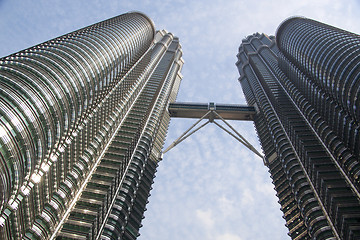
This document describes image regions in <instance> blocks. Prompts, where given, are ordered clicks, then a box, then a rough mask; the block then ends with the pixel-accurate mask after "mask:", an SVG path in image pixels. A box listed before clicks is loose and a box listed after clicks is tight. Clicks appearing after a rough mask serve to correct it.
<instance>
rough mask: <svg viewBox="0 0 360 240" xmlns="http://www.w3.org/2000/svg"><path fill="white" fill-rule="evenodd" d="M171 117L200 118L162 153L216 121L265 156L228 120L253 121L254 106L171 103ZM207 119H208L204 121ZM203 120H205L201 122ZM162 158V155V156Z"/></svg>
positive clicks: (244, 143) (256, 152)
mask: <svg viewBox="0 0 360 240" xmlns="http://www.w3.org/2000/svg"><path fill="white" fill-rule="evenodd" d="M168 111H169V114H170V117H174V118H193V119H198V120H197V121H196V122H195V123H194V124H193V125H192V126H191V127H190V128H188V129H187V130H186V131H185V132H184V133H183V134H182V135H181V136H180V137H178V138H177V139H176V140H175V141H174V142H173V143H172V144H170V146H169V147H167V148H166V149H165V150H164V151H163V153H162V154H165V153H166V152H168V151H169V150H170V149H172V148H173V147H175V146H176V145H178V144H179V143H180V142H182V141H184V140H185V139H186V138H188V137H189V136H191V135H192V134H194V133H195V132H197V131H198V130H200V129H201V128H203V127H205V126H206V125H207V124H209V123H214V124H215V125H216V126H218V127H219V128H221V129H222V130H224V131H225V132H227V133H228V134H229V135H231V136H232V137H234V138H235V139H236V140H238V141H239V142H240V143H241V144H243V145H244V146H245V147H247V148H248V149H249V150H251V151H252V152H253V153H255V154H256V155H258V156H259V157H261V158H264V157H263V155H262V154H261V153H259V152H258V151H257V150H256V149H255V148H254V147H253V146H252V145H251V144H250V143H249V142H248V141H247V140H246V139H245V138H244V137H243V136H242V135H241V134H240V133H239V132H238V131H236V129H235V128H234V127H233V126H231V124H230V123H229V122H228V121H227V120H240V121H253V120H254V117H255V114H256V109H255V107H253V106H246V105H238V104H216V103H213V102H210V103H186V102H178V103H170V104H169V107H168ZM203 120H207V121H205V122H204V121H203ZM215 120H220V122H222V123H224V124H225V126H223V125H222V124H219V123H218V121H215ZM201 122H204V123H202V124H200V123H201ZM161 158H162V156H161Z"/></svg>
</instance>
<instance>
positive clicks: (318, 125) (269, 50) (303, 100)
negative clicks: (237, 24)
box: [236, 17, 360, 239]
mask: <svg viewBox="0 0 360 240" xmlns="http://www.w3.org/2000/svg"><path fill="white" fill-rule="evenodd" d="M359 39H360V38H359V36H358V35H355V34H352V33H349V32H346V31H343V30H340V29H337V28H334V27H331V26H328V25H325V24H322V23H319V22H316V21H313V20H310V19H305V18H298V17H295V18H290V19H288V20H286V21H284V22H283V23H282V24H281V25H280V27H279V28H278V31H277V34H276V41H275V38H274V37H268V36H266V35H264V34H254V35H251V36H249V37H247V38H246V39H244V40H243V43H242V44H241V46H240V48H239V54H238V62H237V64H236V65H237V66H238V69H239V72H240V75H241V77H240V79H239V80H240V82H241V85H242V88H243V91H244V93H245V96H246V99H247V101H248V104H249V105H254V106H255V107H256V108H257V109H258V113H257V115H256V116H255V120H254V122H255V126H256V129H257V132H258V135H259V138H260V142H261V144H262V147H263V150H264V153H265V155H266V159H267V160H266V165H267V166H268V167H269V170H270V173H271V176H272V179H273V183H274V185H275V190H276V191H277V196H278V197H279V203H280V205H281V210H282V211H283V213H284V218H285V220H286V226H287V227H288V228H289V235H290V236H291V238H292V239H357V238H358V237H359V236H360V226H359V222H360V194H359V180H358V176H359V169H360V168H359V149H360V146H359V131H358V130H359V122H358V116H359V113H358V106H359V104H358V102H357V101H358V96H359V94H360V91H359V84H360V78H359V76H358V73H359V71H360V68H359V66H360V61H359V58H358V56H359V51H360V45H359Z"/></svg>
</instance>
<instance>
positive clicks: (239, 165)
mask: <svg viewBox="0 0 360 240" xmlns="http://www.w3.org/2000/svg"><path fill="white" fill-rule="evenodd" d="M359 10H360V3H359V1H357V0H347V1H339V0H316V1H314V0H302V1H298V0H297V1H293V0H272V1H268V0H258V1H254V0H252V1H245V0H227V1H224V0H198V1H195V0H144V1H139V0H132V1H116V0H107V1H100V0H97V1H96V0H61V1H60V0H59V1H58V0H36V1H28V0H0V29H1V32H0V57H3V56H7V55H9V54H11V53H14V52H17V51H19V50H22V49H25V48H28V47H31V46H33V45H35V44H38V43H41V42H44V41H47V40H49V39H52V38H55V37H57V36H60V35H62V34H65V33H68V32H70V31H73V30H76V29H79V28H81V27H85V26H88V25H90V24H93V23H95V22H99V21H102V20H105V19H107V18H110V17H113V16H116V15H119V14H122V13H125V12H128V11H141V12H143V13H145V14H146V15H148V16H149V17H150V18H151V19H153V21H154V23H155V26H156V28H157V29H166V30H168V31H169V32H172V33H173V34H174V35H176V36H178V37H179V38H180V43H181V45H182V49H183V58H184V60H185V65H184V67H183V71H182V74H183V76H184V78H183V81H182V84H181V87H180V91H179V95H178V99H177V100H178V101H182V102H184V101H186V102H189V101H191V102H203V103H207V102H217V103H234V104H246V102H245V99H244V96H243V94H242V90H241V87H240V84H239V83H238V81H237V79H238V78H239V74H238V72H237V69H236V67H235V62H236V60H237V59H236V54H237V51H238V47H239V45H240V44H241V40H242V39H243V38H244V37H246V36H248V35H250V34H253V33H255V32H260V33H262V32H263V33H266V34H268V35H274V34H275V32H276V29H277V27H278V26H279V24H280V23H281V22H282V21H283V20H285V19H286V18H288V17H290V16H294V15H298V16H305V17H308V18H312V19H315V20H318V21H321V22H324V23H327V24H330V25H333V26H336V27H340V28H343V29H346V30H349V31H352V32H354V33H358V34H359V33H360V21H359V17H358V13H359ZM194 122H195V120H192V119H172V120H171V124H170V127H169V132H168V138H167V141H166V143H165V146H168V145H170V144H171V142H172V141H174V140H175V139H176V138H178V137H179V136H180V135H181V134H182V133H183V132H184V131H185V130H186V129H187V128H188V127H190V126H191V125H192V124H193V123H194ZM231 124H232V125H233V126H234V127H235V128H236V129H237V131H239V132H240V133H241V134H242V135H244V136H245V137H246V138H247V140H248V141H249V142H250V143H252V144H253V145H254V146H255V147H256V148H257V149H259V151H260V149H261V147H260V145H259V143H258V138H257V136H256V134H255V130H254V127H253V124H252V123H251V122H237V121H231ZM156 176H157V177H156V178H155V183H154V185H153V190H152V191H151V197H150V198H149V201H150V202H149V204H148V205H147V211H146V212H145V219H144V220H143V225H144V226H143V227H142V228H141V229H140V234H141V236H140V237H139V238H138V239H140V240H165V239H166V240H168V239H172V240H178V239H179V240H180V239H181V240H183V239H187V240H195V239H203V240H220V239H221V240H244V239H267V240H268V239H290V238H289V237H288V236H287V228H286V227H285V221H284V220H283V218H282V213H281V211H280V210H279V209H280V205H279V204H278V203H277V197H276V196H275V191H274V190H273V185H272V183H271V179H270V174H269V173H268V170H267V168H266V167H265V166H264V165H263V162H262V160H261V159H260V158H259V157H257V156H256V155H255V154H253V153H252V152H250V151H249V150H247V149H246V148H245V147H243V146H242V145H241V144H240V143H239V142H237V140H235V139H233V138H232V137H231V136H230V135H228V134H227V133H225V132H223V131H221V130H220V129H218V127H216V126H215V125H214V124H209V125H207V126H206V128H204V129H202V130H200V131H199V132H197V133H196V134H195V135H193V136H191V137H190V138H188V139H187V140H185V141H184V142H182V143H180V144H179V145H178V146H176V147H175V148H174V149H172V150H170V151H169V152H168V153H166V154H165V155H164V158H163V161H161V162H160V163H159V167H158V171H157V173H156Z"/></svg>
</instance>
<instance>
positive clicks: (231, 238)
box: [216, 233, 242, 240]
mask: <svg viewBox="0 0 360 240" xmlns="http://www.w3.org/2000/svg"><path fill="white" fill-rule="evenodd" d="M216 240H242V238H240V237H239V236H237V235H234V234H231V233H225V234H222V235H220V236H218V237H216Z"/></svg>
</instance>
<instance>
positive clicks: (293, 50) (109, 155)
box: [0, 12, 360, 239]
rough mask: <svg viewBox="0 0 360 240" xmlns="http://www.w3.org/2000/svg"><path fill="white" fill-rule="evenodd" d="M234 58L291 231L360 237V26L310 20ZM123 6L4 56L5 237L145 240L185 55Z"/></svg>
mask: <svg viewBox="0 0 360 240" xmlns="http://www.w3.org/2000/svg"><path fill="white" fill-rule="evenodd" d="M237 57H238V61H237V63H236V65H237V67H238V69H239V73H240V78H239V81H240V83H241V86H242V88H243V91H244V94H245V97H246V100H247V102H248V105H251V106H254V107H255V109H256V114H255V117H254V123H255V127H256V130H257V133H258V135H259V138H260V141H261V145H262V148H263V152H264V154H265V158H264V162H265V164H266V165H267V166H268V168H269V170H270V173H271V177H272V179H273V183H274V185H275V189H276V191H277V196H278V198H279V203H280V205H281V210H282V211H283V213H284V218H285V220H286V226H287V227H288V229H289V236H290V237H291V238H292V239H358V238H359V237H360V193H359V191H360V188H359V181H360V180H359V175H360V164H359V161H360V156H359V155H360V154H359V152H360V134H359V120H360V37H359V36H358V35H356V34H353V33H349V32H346V31H343V30H340V29H337V28H334V27H331V26H328V25H325V24H323V23H319V22H317V21H314V20H310V19H306V18H298V17H296V18H290V19H288V20H286V21H284V22H283V23H282V24H281V25H280V27H279V28H278V30H277V33H276V36H275V37H269V36H267V35H264V34H253V35H250V36H248V37H247V38H246V39H244V40H243V42H242V44H241V46H240V48H239V53H238V55H237ZM183 63H184V62H183V60H182V50H181V45H180V44H179V39H178V38H177V37H175V36H174V35H172V34H171V33H168V32H167V31H165V30H161V31H156V30H155V27H154V24H153V22H152V21H151V20H150V19H149V18H148V17H147V16H145V15H144V14H142V13H137V12H133V13H126V14H123V15H120V16H118V17H114V18H111V19H109V20H106V21H103V22H100V23H97V24H94V25H91V26H89V27H85V28H83V29H80V30H77V31H74V32H71V33H69V34H66V35H63V36H60V37H58V38H55V39H53V40H50V41H47V42H45V43H42V44H39V45H37V46H34V47H31V48H29V49H25V50H23V51H20V52H18V53H15V54H12V55H9V56H7V57H4V58H2V59H0V239H136V238H137V236H138V235H139V228H140V227H141V220H142V218H143V213H144V211H145V205H146V204H147V201H148V200H147V199H148V196H149V192H150V190H151V185H152V183H153V179H154V177H155V172H156V167H157V162H158V160H159V156H160V155H161V152H162V147H163V143H164V140H165V137H166V133H167V128H168V124H169V121H170V115H169V112H168V110H167V107H168V105H169V103H172V102H175V99H176V95H177V92H178V90H179V86H180V82H181V79H182V75H181V73H180V71H181V68H182V66H183Z"/></svg>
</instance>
